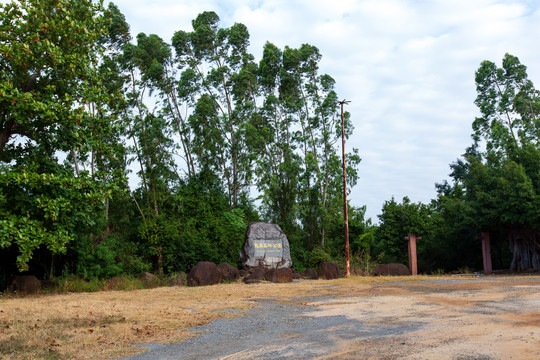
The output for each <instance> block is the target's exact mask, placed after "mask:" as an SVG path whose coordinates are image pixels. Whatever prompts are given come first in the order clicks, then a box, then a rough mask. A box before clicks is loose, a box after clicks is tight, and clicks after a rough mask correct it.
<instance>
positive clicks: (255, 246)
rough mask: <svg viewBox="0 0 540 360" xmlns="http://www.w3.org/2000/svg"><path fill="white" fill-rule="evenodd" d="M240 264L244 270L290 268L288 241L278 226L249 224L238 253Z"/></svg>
mask: <svg viewBox="0 0 540 360" xmlns="http://www.w3.org/2000/svg"><path fill="white" fill-rule="evenodd" d="M240 263H241V264H242V267H243V268H244V269H249V268H253V267H265V268H268V269H281V268H290V267H291V266H292V260H291V253H290V248H289V241H288V240H287V236H286V235H285V233H284V232H283V231H282V230H281V228H280V227H279V225H277V224H270V223H263V222H254V223H251V224H249V226H248V228H247V231H246V238H245V240H244V245H243V246H242V250H241V251H240Z"/></svg>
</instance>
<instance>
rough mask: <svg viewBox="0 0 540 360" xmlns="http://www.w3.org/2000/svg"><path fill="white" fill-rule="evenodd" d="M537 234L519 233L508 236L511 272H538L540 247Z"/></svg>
mask: <svg viewBox="0 0 540 360" xmlns="http://www.w3.org/2000/svg"><path fill="white" fill-rule="evenodd" d="M539 243H540V241H539V239H538V234H537V233H536V232H535V231H534V230H532V231H527V232H524V231H520V232H517V233H512V234H510V251H511V252H512V263H511V264H510V270H512V271H518V272H521V271H528V270H531V269H532V270H535V271H538V270H540V246H539Z"/></svg>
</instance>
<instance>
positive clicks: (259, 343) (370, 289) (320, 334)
mask: <svg viewBox="0 0 540 360" xmlns="http://www.w3.org/2000/svg"><path fill="white" fill-rule="evenodd" d="M325 290H326V291H325V295H324V296H317V293H316V292H314V294H313V295H314V296H309V297H305V296H304V297H296V298H289V299H287V300H286V301H284V300H280V299H277V298H274V299H257V300H255V301H256V304H257V307H256V308H254V309H251V310H249V311H248V312H247V314H246V315H245V316H242V317H238V318H231V319H218V320H216V321H214V322H213V323H211V324H208V325H205V326H200V327H195V328H191V331H193V332H195V333H197V334H198V336H196V337H195V338H192V339H190V340H186V341H184V342H181V343H179V344H174V345H161V344H148V345H144V347H147V348H149V351H148V352H146V353H144V354H141V355H138V356H135V357H132V358H130V359H132V360H136V359H137V360H148V359H253V358H257V359H463V360H465V359H540V278H538V277H534V278H517V279H510V278H483V279H476V280H438V281H423V282H407V283H384V284H371V285H370V286H366V287H362V288H358V287H354V286H350V287H348V286H343V285H342V286H337V285H329V286H328V288H327V289H325ZM250 300H252V301H253V299H250Z"/></svg>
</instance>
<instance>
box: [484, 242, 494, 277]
mask: <svg viewBox="0 0 540 360" xmlns="http://www.w3.org/2000/svg"><path fill="white" fill-rule="evenodd" d="M481 239H482V260H483V263H484V273H486V274H491V273H492V272H493V269H492V267H491V243H490V239H489V232H483V233H482V236H481Z"/></svg>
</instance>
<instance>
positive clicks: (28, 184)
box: [0, 0, 121, 270]
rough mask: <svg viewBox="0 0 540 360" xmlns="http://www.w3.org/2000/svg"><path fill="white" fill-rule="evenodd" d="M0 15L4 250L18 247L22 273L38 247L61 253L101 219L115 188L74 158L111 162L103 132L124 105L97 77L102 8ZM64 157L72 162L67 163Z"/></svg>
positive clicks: (33, 7) (59, 3) (0, 231)
mask: <svg viewBox="0 0 540 360" xmlns="http://www.w3.org/2000/svg"><path fill="white" fill-rule="evenodd" d="M0 9H1V13H2V18H1V20H0V53H1V54H2V56H1V60H0V171H1V174H0V194H1V195H0V199H1V200H0V213H1V215H2V216H1V219H2V220H0V247H2V248H6V247H10V246H16V247H17V248H18V251H19V256H18V258H17V264H18V266H19V268H20V269H21V270H25V269H28V262H29V260H30V259H31V257H32V253H33V252H34V251H35V250H36V249H38V248H39V247H40V246H42V245H43V246H46V247H47V248H48V249H49V250H50V251H51V252H52V253H57V252H64V251H65V250H66V245H67V243H68V242H69V241H71V240H72V239H73V236H74V235H73V234H74V233H75V232H77V231H84V229H87V228H88V226H91V225H92V224H93V223H94V222H95V219H96V217H95V213H96V211H97V209H101V210H100V213H101V214H104V211H102V209H103V207H104V206H105V200H106V199H107V198H108V197H109V196H110V195H111V193H112V191H113V190H114V188H115V187H116V183H115V182H108V183H107V184H103V183H102V180H103V177H102V176H101V175H100V174H99V173H98V171H97V170H96V171H93V170H94V169H93V168H92V169H91V170H90V171H88V170H85V169H83V170H80V169H78V164H79V161H80V159H78V158H77V152H79V154H81V153H82V152H85V153H84V155H83V157H87V156H90V155H89V154H92V156H96V155H98V154H99V155H98V156H99V157H101V158H105V157H106V156H107V154H106V153H107V152H108V151H109V149H108V148H107V147H104V146H101V145H100V139H99V137H97V136H96V133H97V132H109V130H108V129H109V126H111V122H110V121H103V120H104V119H105V118H110V116H114V114H113V113H112V112H110V111H109V109H111V106H112V107H114V104H115V102H116V101H117V100H116V97H115V96H114V94H113V95H109V94H108V93H107V90H106V88H105V87H104V86H103V82H102V80H103V79H102V77H101V75H100V73H99V71H98V67H99V61H100V59H101V53H102V47H101V46H100V45H99V39H100V37H102V36H103V35H104V34H105V33H106V22H107V19H106V18H105V17H104V16H103V8H102V4H101V2H93V1H85V0H83V1H77V2H72V1H65V0H40V1H13V2H10V3H6V4H3V5H0ZM90 103H91V104H93V105H92V106H91V109H90V110H89V108H88V107H85V105H84V104H90ZM59 154H69V155H70V156H71V161H70V157H69V156H68V161H67V163H66V164H62V163H61V162H60V160H59ZM79 156H80V155H79ZM92 159H94V158H92ZM92 166H93V163H92ZM73 167H75V169H74V168H73ZM119 177H121V174H119V173H116V174H115V178H116V179H118V178H119Z"/></svg>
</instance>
